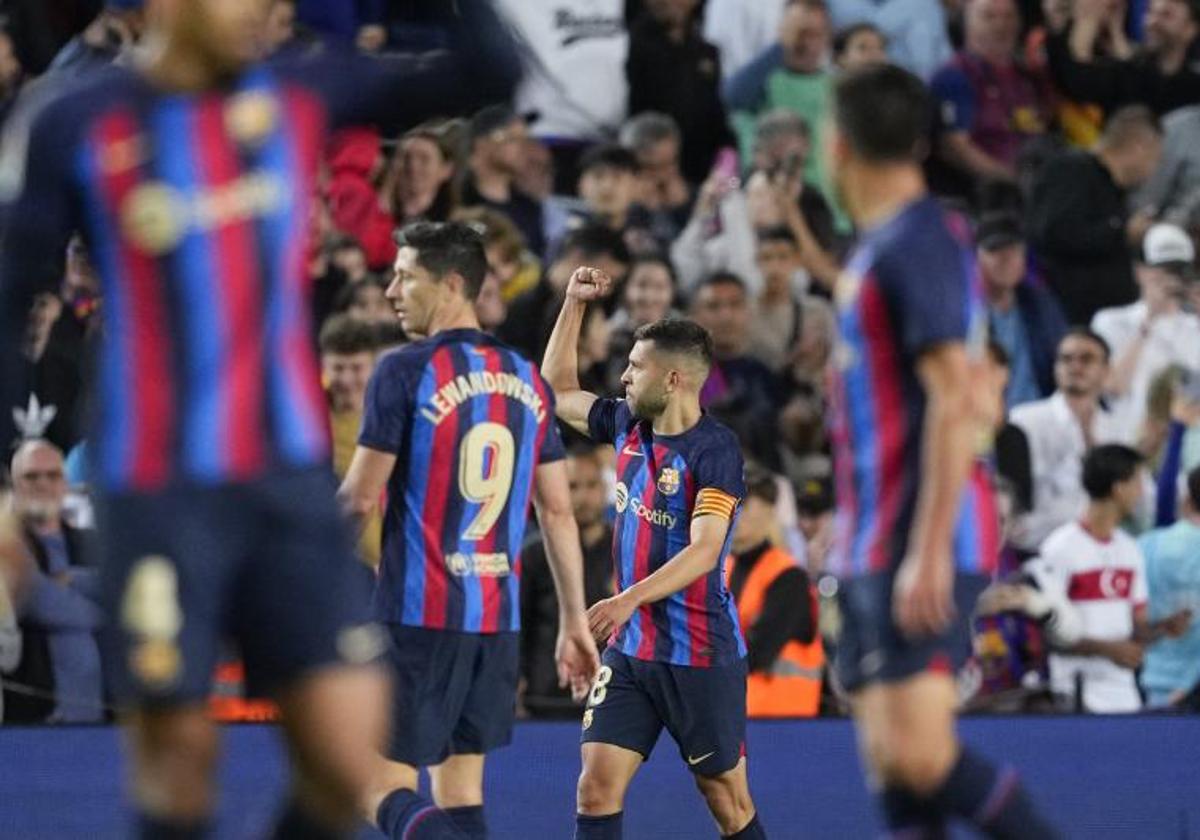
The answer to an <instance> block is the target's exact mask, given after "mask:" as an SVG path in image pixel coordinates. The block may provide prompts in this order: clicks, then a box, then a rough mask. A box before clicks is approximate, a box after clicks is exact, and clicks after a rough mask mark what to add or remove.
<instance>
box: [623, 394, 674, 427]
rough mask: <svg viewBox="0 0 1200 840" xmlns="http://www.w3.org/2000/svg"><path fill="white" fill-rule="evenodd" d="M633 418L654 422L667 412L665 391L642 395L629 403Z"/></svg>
mask: <svg viewBox="0 0 1200 840" xmlns="http://www.w3.org/2000/svg"><path fill="white" fill-rule="evenodd" d="M629 408H630V409H631V410H632V411H633V416H634V417H637V418H638V419H640V420H653V419H654V418H656V417H658V416H659V415H660V414H662V413H663V412H664V411H666V410H667V394H666V392H665V391H659V392H657V393H650V394H642V395H640V396H638V397H635V398H633V399H631V400H630V401H629Z"/></svg>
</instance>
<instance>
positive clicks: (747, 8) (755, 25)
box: [704, 0, 787, 79]
mask: <svg viewBox="0 0 1200 840" xmlns="http://www.w3.org/2000/svg"><path fill="white" fill-rule="evenodd" d="M785 5H787V0H755V2H753V3H747V2H746V0H708V3H707V4H706V5H705V7H704V38H705V40H707V41H709V42H710V43H712V44H714V45H715V46H716V47H717V49H718V50H719V51H720V54H721V75H722V76H723V77H724V78H726V79H728V78H729V77H730V76H733V75H735V74H736V73H737V72H738V71H740V70H741V69H742V68H743V67H745V66H746V65H747V64H749V63H750V62H751V61H753V60H754V59H756V58H758V57H759V56H760V55H762V52H763V50H765V49H767V48H768V47H769V46H771V44H773V43H775V39H776V38H778V37H779V20H780V18H782V17H783V7H784V6H785Z"/></svg>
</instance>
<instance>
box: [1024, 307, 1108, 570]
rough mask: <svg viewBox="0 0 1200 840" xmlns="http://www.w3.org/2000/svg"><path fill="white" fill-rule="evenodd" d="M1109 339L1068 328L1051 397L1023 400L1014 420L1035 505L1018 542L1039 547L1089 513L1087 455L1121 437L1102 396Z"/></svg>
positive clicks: (1032, 548)
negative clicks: (1083, 474)
mask: <svg viewBox="0 0 1200 840" xmlns="http://www.w3.org/2000/svg"><path fill="white" fill-rule="evenodd" d="M1108 366H1109V350H1108V344H1107V342H1105V341H1104V339H1102V338H1101V337H1100V336H1098V335H1097V334H1095V333H1094V332H1092V331H1091V330H1089V329H1087V328H1085V327H1075V328H1073V329H1071V330H1069V331H1068V332H1067V334H1066V335H1065V336H1064V337H1063V339H1062V341H1060V342H1059V345H1058V353H1057V355H1056V357H1055V362H1054V384H1055V386H1056V388H1057V390H1056V391H1055V392H1054V394H1052V395H1051V396H1050V397H1048V398H1047V399H1044V400H1038V401H1036V402H1031V403H1025V404H1024V405H1019V406H1017V407H1016V408H1014V409H1013V410H1012V414H1011V415H1010V418H1009V421H1010V423H1011V425H1012V426H1013V427H1014V428H1015V429H1017V430H1019V432H1020V434H1019V435H1016V437H1018V438H1021V439H1023V442H1024V443H1025V447H1024V449H1025V452H1024V453H1023V456H1024V458H1027V459H1028V467H1027V469H1026V470H1021V472H1026V473H1027V474H1028V475H1029V476H1030V477H1031V480H1032V490H1033V492H1032V497H1033V498H1032V505H1031V509H1030V510H1029V511H1027V512H1024V513H1022V514H1021V515H1020V516H1018V517H1017V520H1016V522H1015V524H1014V527H1013V535H1012V543H1013V545H1014V546H1016V547H1017V548H1020V549H1023V550H1025V551H1029V552H1036V551H1037V548H1038V546H1039V545H1041V543H1042V541H1043V540H1044V539H1046V537H1047V536H1049V535H1050V532H1051V531H1053V530H1054V529H1055V528H1057V527H1059V526H1060V525H1063V524H1065V523H1067V522H1070V521H1072V520H1073V519H1075V518H1076V517H1077V516H1079V515H1080V514H1081V513H1082V512H1083V508H1084V506H1085V504H1086V503H1087V494H1086V493H1084V491H1083V485H1082V483H1081V481H1080V463H1081V462H1082V459H1083V454H1084V453H1085V452H1086V451H1087V450H1088V449H1089V448H1091V447H1092V446H1095V445H1096V444H1100V443H1113V442H1116V441H1119V440H1120V439H1121V438H1120V437H1119V434H1118V432H1119V429H1118V425H1117V422H1116V418H1115V417H1114V416H1113V415H1112V413H1111V412H1109V411H1108V409H1107V408H1106V407H1105V405H1104V403H1103V402H1102V401H1101V399H1100V397H1101V393H1102V391H1103V389H1104V382H1105V380H1106V379H1107V377H1108Z"/></svg>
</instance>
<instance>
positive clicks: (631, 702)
mask: <svg viewBox="0 0 1200 840" xmlns="http://www.w3.org/2000/svg"><path fill="white" fill-rule="evenodd" d="M601 661H602V664H603V667H602V668H601V669H600V673H599V674H597V675H596V680H595V682H594V683H593V684H592V691H591V693H590V694H589V695H588V704H587V708H586V709H585V710H584V712H583V737H582V741H583V743H585V744H588V743H598V744H613V745H614V746H618V747H624V748H625V749H627V750H633V751H634V752H637V753H641V754H642V756H643V758H649V757H650V753H651V752H652V751H653V750H654V744H655V742H657V741H658V736H659V733H661V732H662V730H663V727H666V730H667V731H668V732H670V733H671V737H672V738H674V739H675V743H676V744H677V745H678V746H679V755H680V757H681V758H683V760H684V761H685V762H687V765H688V769H689V770H691V771H692V772H693V773H695V774H697V775H699V776H719V775H720V774H722V773H725V772H727V771H729V770H732V769H733V768H734V767H736V766H737V763H738V761H739V760H740V759H741V758H742V756H744V755H745V754H746V660H745V659H739V660H737V661H736V662H731V663H730V664H728V665H721V666H717V667H713V668H692V667H688V666H686V665H671V664H668V663H666V662H646V661H644V660H641V659H635V658H634V657H632V656H626V655H625V654H623V653H621V652H620V651H618V650H617V649H616V648H612V647H610V648H609V649H608V650H606V651H604V656H603V657H602V660H601Z"/></svg>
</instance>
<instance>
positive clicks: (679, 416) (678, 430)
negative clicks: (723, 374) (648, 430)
mask: <svg viewBox="0 0 1200 840" xmlns="http://www.w3.org/2000/svg"><path fill="white" fill-rule="evenodd" d="M701 414H702V412H701V411H700V400H699V398H698V397H697V398H694V399H691V400H688V401H686V402H684V401H683V400H679V401H676V402H669V403H667V407H666V409H665V410H664V411H663V413H662V414H660V415H658V416H657V417H655V418H654V422H653V424H652V428H653V429H654V434H656V435H681V434H683V433H684V432H686V431H687V430H688V429H690V428H692V426H695V425H696V424H697V423H699V422H700V416H701Z"/></svg>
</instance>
